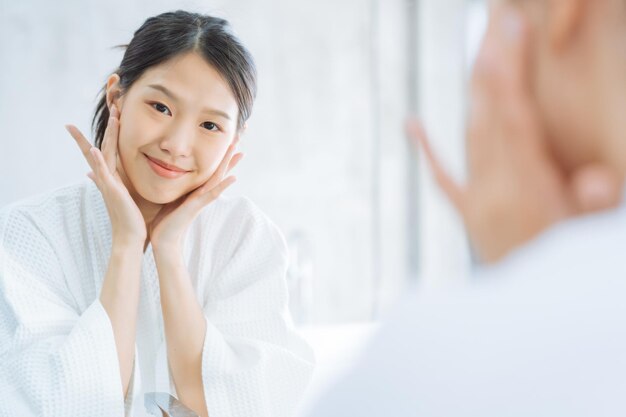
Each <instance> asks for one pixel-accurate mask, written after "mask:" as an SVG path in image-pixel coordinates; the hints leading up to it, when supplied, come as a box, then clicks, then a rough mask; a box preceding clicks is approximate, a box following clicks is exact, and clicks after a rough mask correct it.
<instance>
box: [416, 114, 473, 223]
mask: <svg viewBox="0 0 626 417" xmlns="http://www.w3.org/2000/svg"><path fill="white" fill-rule="evenodd" d="M407 133H408V134H409V137H410V138H411V140H412V142H413V146H414V147H415V148H416V149H417V148H420V147H421V148H422V149H423V150H424V155H425V156H426V160H427V161H428V165H429V167H430V169H431V171H432V173H433V175H434V177H435V181H436V182H437V184H438V185H439V187H440V188H441V189H442V190H443V192H444V193H445V194H446V195H447V197H448V198H449V199H450V202H451V203H452V205H453V206H454V207H455V208H456V209H457V210H458V211H459V212H460V213H461V214H463V213H464V210H465V207H464V206H465V204H464V201H465V191H464V190H463V189H462V188H461V187H460V186H459V185H458V184H457V183H456V182H455V181H454V180H453V179H452V177H450V175H448V173H447V172H446V170H445V169H444V168H443V166H442V165H441V163H440V162H439V160H438V159H437V157H436V156H435V154H434V152H433V151H432V149H431V147H430V143H429V140H428V137H427V135H426V132H425V131H424V128H423V127H422V125H421V123H419V122H417V121H415V120H411V121H409V122H408V123H407Z"/></svg>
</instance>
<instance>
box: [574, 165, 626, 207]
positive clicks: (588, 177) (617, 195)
mask: <svg viewBox="0 0 626 417" xmlns="http://www.w3.org/2000/svg"><path fill="white" fill-rule="evenodd" d="M622 182H623V181H621V180H620V178H619V175H618V174H617V173H616V172H614V171H613V170H611V169H609V168H608V167H605V166H600V165H593V164H592V165H587V166H585V167H582V168H580V169H578V170H577V171H576V172H575V173H574V174H573V175H572V177H571V181H570V189H571V193H572V198H573V201H574V205H575V208H576V209H577V211H578V214H587V213H593V212H597V211H601V210H606V209H609V208H613V207H616V206H617V205H618V204H619V203H620V202H621V200H622Z"/></svg>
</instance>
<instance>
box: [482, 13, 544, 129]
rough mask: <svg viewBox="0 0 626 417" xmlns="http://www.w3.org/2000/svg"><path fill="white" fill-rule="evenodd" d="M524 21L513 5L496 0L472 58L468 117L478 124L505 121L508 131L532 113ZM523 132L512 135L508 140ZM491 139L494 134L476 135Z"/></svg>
mask: <svg viewBox="0 0 626 417" xmlns="http://www.w3.org/2000/svg"><path fill="white" fill-rule="evenodd" d="M528 38H529V34H528V28H527V23H526V22H525V20H524V18H523V16H522V15H521V13H519V12H518V11H516V10H515V8H514V6H510V5H508V4H506V3H499V4H498V6H496V7H495V8H494V11H493V15H492V17H491V19H490V25H489V29H488V32H487V35H486V36H485V40H484V41H483V44H482V46H481V49H480V52H479V55H478V57H477V59H476V64H475V67H474V74H473V78H472V106H471V108H470V110H471V113H472V119H474V120H475V121H477V122H478V126H481V125H483V123H481V122H482V120H485V121H486V123H484V124H493V123H494V120H495V122H496V123H498V122H500V123H505V124H506V125H505V126H506V127H507V128H508V129H510V130H517V129H518V128H519V127H520V126H521V127H527V126H528V125H529V121H532V119H533V114H534V112H533V111H532V109H533V103H532V97H531V91H530V48H529V40H528ZM522 136H523V135H512V137H511V139H512V140H514V139H516V138H520V137H522ZM476 139H477V140H481V141H482V140H494V139H496V138H494V135H477V136H476Z"/></svg>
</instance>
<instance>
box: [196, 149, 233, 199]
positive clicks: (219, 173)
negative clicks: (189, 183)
mask: <svg viewBox="0 0 626 417" xmlns="http://www.w3.org/2000/svg"><path fill="white" fill-rule="evenodd" d="M237 143H238V138H235V140H234V141H233V143H232V144H231V145H230V146H229V147H228V149H227V150H226V154H225V155H224V158H222V162H220V164H219V166H218V167H217V169H216V170H215V172H214V173H213V175H211V178H209V180H208V181H207V182H206V183H205V184H204V185H203V186H201V187H200V191H201V192H204V191H207V190H210V189H212V188H214V187H215V186H216V185H217V184H219V183H220V182H221V181H222V179H223V178H224V176H225V175H226V174H227V172H228V171H229V169H228V167H229V166H230V163H231V160H232V159H233V154H234V152H235V149H236V148H237Z"/></svg>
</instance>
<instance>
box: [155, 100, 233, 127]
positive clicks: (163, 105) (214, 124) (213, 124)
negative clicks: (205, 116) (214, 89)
mask: <svg viewBox="0 0 626 417" xmlns="http://www.w3.org/2000/svg"><path fill="white" fill-rule="evenodd" d="M158 106H162V107H164V108H165V109H166V110H167V111H168V112H169V115H170V116H171V115H172V112H171V111H170V109H168V108H167V106H166V105H165V104H163V103H156V102H155V103H150V107H152V108H153V109H154V110H156V111H158V112H159V113H161V114H165V113H163V112H162V111H160V110H159V109H158V108H157V107H158ZM205 124H208V125H211V126H213V127H214V129H207V130H208V131H209V132H215V131H220V130H222V129H220V127H219V126H218V125H217V124H216V123H213V122H204V123H202V125H201V126H204V125H205Z"/></svg>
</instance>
